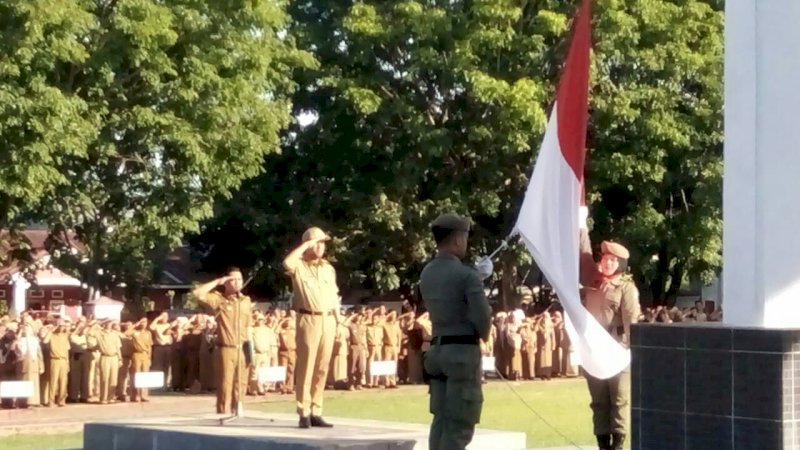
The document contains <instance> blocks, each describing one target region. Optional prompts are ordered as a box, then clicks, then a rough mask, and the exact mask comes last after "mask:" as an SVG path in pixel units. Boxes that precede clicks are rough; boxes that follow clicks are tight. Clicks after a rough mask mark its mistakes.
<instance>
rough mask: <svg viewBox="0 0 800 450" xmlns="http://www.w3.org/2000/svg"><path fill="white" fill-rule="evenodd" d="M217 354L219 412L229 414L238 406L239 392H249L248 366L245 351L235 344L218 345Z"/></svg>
mask: <svg viewBox="0 0 800 450" xmlns="http://www.w3.org/2000/svg"><path fill="white" fill-rule="evenodd" d="M237 354H238V362H239V365H238V367H237V365H236V362H237ZM216 356H217V362H218V366H219V378H218V381H219V382H218V383H217V413H219V414H227V413H230V412H232V411H233V410H234V409H236V408H238V406H239V400H240V399H239V394H240V393H241V394H242V395H244V394H246V393H247V391H246V389H247V366H246V364H245V357H244V351H243V350H242V349H239V348H236V347H235V346H231V347H226V346H222V345H220V346H218V348H217V353H216ZM237 383H238V384H237ZM242 400H243V399H242Z"/></svg>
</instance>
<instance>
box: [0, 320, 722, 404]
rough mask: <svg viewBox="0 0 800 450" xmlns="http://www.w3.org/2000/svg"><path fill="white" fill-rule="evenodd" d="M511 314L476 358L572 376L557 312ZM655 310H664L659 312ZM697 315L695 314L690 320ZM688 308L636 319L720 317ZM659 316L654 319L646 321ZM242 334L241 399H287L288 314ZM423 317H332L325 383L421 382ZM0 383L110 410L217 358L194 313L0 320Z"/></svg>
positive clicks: (524, 374) (522, 370)
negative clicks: (144, 380) (267, 377)
mask: <svg viewBox="0 0 800 450" xmlns="http://www.w3.org/2000/svg"><path fill="white" fill-rule="evenodd" d="M533 311H534V309H533V308H529V309H527V310H526V312H523V311H522V310H516V311H512V312H508V313H506V312H499V313H496V314H495V315H494V322H493V326H492V330H491V334H490V337H489V339H488V340H487V341H482V342H481V351H482V353H483V355H484V356H494V357H495V361H496V364H497V369H498V371H499V372H500V373H501V374H502V375H503V376H504V377H507V378H508V379H512V380H533V379H543V380H547V379H550V378H554V377H571V376H577V375H578V371H577V367H576V366H575V364H574V362H572V361H571V360H570V344H569V338H568V337H567V334H566V332H565V331H564V323H563V320H562V315H561V312H560V311H558V310H555V311H554V310H553V308H551V309H550V310H549V311H545V312H541V313H538V314H534V313H533ZM661 311H665V312H663V313H662V312H661ZM699 314H702V313H699ZM699 314H698V313H697V312H696V308H686V309H674V308H672V309H667V308H658V309H657V310H656V309H647V308H646V309H645V310H644V313H643V314H642V316H641V318H640V321H641V322H665V321H667V320H673V319H677V320H680V321H692V320H698V321H702V320H708V321H718V320H721V314H719V313H713V314H710V315H708V316H707V317H704V316H699ZM657 315H660V316H661V317H662V318H663V319H664V320H661V319H659V320H655V319H652V317H654V316H657ZM249 317H250V318H251V319H252V327H251V328H250V330H248V333H249V334H248V336H249V339H250V340H251V342H252V349H253V355H252V356H253V358H252V364H251V365H250V367H248V369H247V375H248V380H249V381H248V383H247V386H246V388H245V391H246V394H247V395H264V394H267V393H269V392H274V393H279V394H280V393H283V394H294V391H295V383H294V376H295V370H294V368H295V364H296V360H297V353H296V347H295V333H296V330H295V326H296V325H295V324H296V313H295V312H294V311H287V310H284V309H271V310H269V311H267V312H266V313H262V312H260V311H258V310H254V311H253V312H252V313H251V314H250V315H249ZM430 332H431V323H430V320H429V319H428V315H427V313H425V314H421V315H416V314H415V313H414V312H411V311H408V312H402V313H398V312H397V311H387V309H386V307H383V306H381V307H356V308H353V309H351V310H350V312H349V313H345V314H342V318H341V322H340V323H339V325H338V326H337V330H336V336H335V339H334V345H333V351H332V357H331V360H330V367H329V370H328V377H327V380H326V386H327V387H328V388H331V389H333V388H335V389H350V390H354V389H370V388H388V389H394V388H396V387H397V386H398V385H400V384H421V383H422V352H424V351H427V350H428V348H429V347H430V340H431V334H430ZM0 336H2V337H0V381H2V380H29V381H31V382H33V384H34V395H33V396H32V397H30V398H28V399H17V400H16V401H14V400H12V399H7V400H5V401H4V402H3V407H6V408H10V407H25V406H29V405H30V406H37V405H41V406H49V405H54V406H61V405H64V404H65V403H78V402H82V403H89V402H91V403H114V402H118V401H133V402H135V401H143V402H146V401H147V399H148V393H147V390H146V389H141V390H138V391H137V390H134V389H133V388H132V384H133V383H132V380H133V376H134V374H135V373H136V372H147V371H163V372H165V374H166V377H167V378H166V383H167V384H166V386H167V388H168V389H172V390H174V391H178V392H189V393H202V392H212V391H215V390H216V385H217V377H215V375H214V374H215V373H216V370H217V369H216V368H215V366H216V365H217V363H216V362H215V358H214V352H215V351H219V347H218V346H216V342H217V324H216V320H215V319H214V317H212V316H210V315H205V314H197V315H194V316H192V317H178V318H175V319H172V320H168V316H167V314H166V313H163V314H161V315H160V316H158V317H156V318H155V319H154V320H153V321H152V322H148V321H147V319H142V320H140V321H139V322H136V323H131V322H125V323H122V324H120V323H118V322H113V321H108V320H99V321H98V320H94V319H91V318H81V319H79V320H78V321H77V322H74V323H72V322H68V321H52V320H44V321H43V320H39V319H33V318H32V316H31V315H30V314H28V313H23V314H22V315H21V317H20V319H19V320H11V319H10V318H9V317H7V316H6V317H3V318H0ZM382 360H396V361H397V375H396V376H394V377H373V376H371V375H370V373H369V361H382ZM270 366H283V367H286V375H287V376H286V381H285V382H284V383H277V384H259V383H258V382H257V379H256V368H258V367H270Z"/></svg>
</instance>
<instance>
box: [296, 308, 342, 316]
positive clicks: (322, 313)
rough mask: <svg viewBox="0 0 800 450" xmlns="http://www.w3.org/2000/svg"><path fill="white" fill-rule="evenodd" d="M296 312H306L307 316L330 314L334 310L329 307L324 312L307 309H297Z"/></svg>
mask: <svg viewBox="0 0 800 450" xmlns="http://www.w3.org/2000/svg"><path fill="white" fill-rule="evenodd" d="M297 313H298V314H306V315H309V316H332V315H333V314H334V310H332V309H331V310H328V311H325V312H320V311H309V310H307V309H298V310H297Z"/></svg>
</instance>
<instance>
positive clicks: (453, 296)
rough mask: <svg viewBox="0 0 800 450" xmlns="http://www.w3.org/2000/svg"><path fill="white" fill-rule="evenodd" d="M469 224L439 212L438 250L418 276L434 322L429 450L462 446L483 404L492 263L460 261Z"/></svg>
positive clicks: (454, 449) (427, 363) (429, 358)
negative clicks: (484, 343) (483, 347)
mask: <svg viewBox="0 0 800 450" xmlns="http://www.w3.org/2000/svg"><path fill="white" fill-rule="evenodd" d="M469 228H470V223H469V221H468V220H467V219H464V218H462V217H459V216H458V215H455V214H444V215H441V216H439V217H438V218H437V219H436V220H435V221H434V222H433V224H432V231H433V236H434V239H435V240H436V246H437V248H438V252H437V253H436V257H435V258H434V259H433V260H432V261H431V262H429V263H428V264H427V265H426V266H425V268H424V269H423V270H422V275H421V276H420V284H419V288H420V294H421V295H422V299H423V301H424V303H425V307H426V308H427V309H428V311H429V312H430V319H431V322H432V324H433V340H432V341H431V344H432V346H431V348H430V350H428V352H427V353H426V355H425V361H424V366H425V371H426V373H427V374H428V375H429V377H430V378H431V380H430V394H431V403H430V411H431V414H433V423H432V424H431V431H430V437H429V444H428V446H429V448H430V449H431V450H463V449H465V448H466V446H467V445H468V444H469V443H470V441H472V436H473V434H474V432H475V425H476V424H477V423H479V422H480V416H481V407H482V406H483V392H482V391H481V350H480V346H479V343H480V339H487V338H488V336H489V330H490V328H491V308H490V307H489V303H488V302H487V301H486V296H485V294H484V291H483V289H484V288H483V282H482V277H483V278H485V277H487V276H488V275H490V274H491V262H489V260H487V259H484V260H483V261H482V262H481V267H480V271H481V273H479V272H478V271H477V270H475V269H474V268H472V267H469V266H466V265H464V264H463V263H462V262H461V260H462V259H463V258H464V257H465V256H466V252H467V239H468V237H469Z"/></svg>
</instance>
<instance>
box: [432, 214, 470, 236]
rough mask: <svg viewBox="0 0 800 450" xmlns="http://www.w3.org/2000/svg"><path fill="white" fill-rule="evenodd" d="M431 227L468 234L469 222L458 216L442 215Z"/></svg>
mask: <svg viewBox="0 0 800 450" xmlns="http://www.w3.org/2000/svg"><path fill="white" fill-rule="evenodd" d="M431 227H439V228H445V229H448V230H453V231H467V232H469V227H470V221H469V219H466V218H464V217H461V216H459V215H458V214H452V213H447V214H442V215H441V216H439V217H437V218H436V220H434V221H433V223H431Z"/></svg>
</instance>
